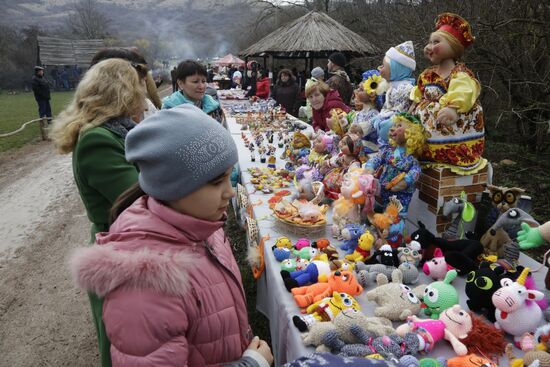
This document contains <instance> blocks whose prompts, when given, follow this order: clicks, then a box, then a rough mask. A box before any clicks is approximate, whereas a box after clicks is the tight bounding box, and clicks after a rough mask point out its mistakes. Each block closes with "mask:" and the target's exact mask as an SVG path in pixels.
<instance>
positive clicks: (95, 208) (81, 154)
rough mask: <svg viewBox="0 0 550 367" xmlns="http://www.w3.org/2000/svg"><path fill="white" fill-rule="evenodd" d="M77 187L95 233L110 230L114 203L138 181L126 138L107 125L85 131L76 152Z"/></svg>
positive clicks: (92, 240) (74, 161) (93, 238)
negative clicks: (106, 126) (125, 144)
mask: <svg viewBox="0 0 550 367" xmlns="http://www.w3.org/2000/svg"><path fill="white" fill-rule="evenodd" d="M73 174H74V178H75V181H76V186H77V187H78V191H79V193H80V197H81V198H82V202H83V203H84V206H85V207H86V213H87V214H88V218H89V219H90V221H91V222H92V229H91V235H92V237H91V242H92V243H93V242H95V234H96V233H98V232H104V231H108V230H109V211H110V210H111V206H112V205H113V203H114V202H115V200H116V199H117V198H118V196H119V195H120V194H122V193H123V192H124V191H126V189H128V188H129V187H130V186H132V185H133V184H134V183H136V182H137V180H138V170H137V168H136V167H135V166H134V165H133V164H131V163H129V162H128V161H126V157H125V155H124V139H123V138H122V136H120V135H118V134H117V133H115V132H113V131H110V130H108V129H106V128H104V127H101V126H100V127H95V128H92V129H90V130H87V131H86V132H84V134H83V135H82V136H81V137H80V139H79V140H78V143H77V144H76V147H75V149H74V152H73Z"/></svg>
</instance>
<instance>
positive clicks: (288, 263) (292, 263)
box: [281, 258, 309, 273]
mask: <svg viewBox="0 0 550 367" xmlns="http://www.w3.org/2000/svg"><path fill="white" fill-rule="evenodd" d="M308 265H309V260H306V259H300V258H292V259H286V260H283V261H281V271H286V272H289V273H292V272H293V271H298V270H303V269H305V268H306V267H307V266H308Z"/></svg>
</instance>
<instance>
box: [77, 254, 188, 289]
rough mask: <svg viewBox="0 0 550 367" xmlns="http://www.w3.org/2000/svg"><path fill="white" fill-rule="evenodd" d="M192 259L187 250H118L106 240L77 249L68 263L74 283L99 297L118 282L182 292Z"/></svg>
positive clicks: (126, 285) (126, 286)
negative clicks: (106, 242)
mask: <svg viewBox="0 0 550 367" xmlns="http://www.w3.org/2000/svg"><path fill="white" fill-rule="evenodd" d="M196 260H197V256H196V255H195V256H194V255H193V253H192V252H191V251H170V252H158V251H151V250H149V249H147V248H144V249H140V250H138V251H121V250H117V249H116V248H114V247H113V246H111V245H110V244H106V245H102V246H97V245H95V246H92V247H88V248H80V249H77V250H76V251H75V252H74V253H73V255H72V256H71V258H70V261H69V263H70V268H71V273H72V275H73V279H74V280H75V281H76V284H77V285H78V287H80V288H83V289H86V290H88V291H91V292H93V293H95V294H97V295H98V296H100V297H104V296H105V295H106V294H107V293H109V292H111V291H113V290H114V289H116V288H118V287H121V286H122V287H124V288H131V289H150V290H154V291H157V292H159V293H165V294H167V295H172V296H183V295H185V294H186V293H187V291H188V290H189V279H188V276H187V273H188V272H189V271H190V270H191V269H193V268H194V265H193V264H194V263H195V262H196Z"/></svg>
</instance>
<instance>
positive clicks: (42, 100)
mask: <svg viewBox="0 0 550 367" xmlns="http://www.w3.org/2000/svg"><path fill="white" fill-rule="evenodd" d="M32 91H33V93H34V99H36V103H38V115H39V117H40V118H42V117H46V118H47V119H48V122H50V121H51V120H52V108H51V106H50V86H49V84H48V82H47V81H46V79H44V68H43V67H41V66H35V67H34V76H33V78H32Z"/></svg>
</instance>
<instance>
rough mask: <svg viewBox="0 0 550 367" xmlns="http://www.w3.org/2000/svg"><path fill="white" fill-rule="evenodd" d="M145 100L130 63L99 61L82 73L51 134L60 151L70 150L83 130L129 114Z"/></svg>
mask: <svg viewBox="0 0 550 367" xmlns="http://www.w3.org/2000/svg"><path fill="white" fill-rule="evenodd" d="M144 103H145V88H144V86H143V85H141V82H140V78H139V76H138V73H137V72H136V69H135V68H134V67H133V65H132V64H131V63H130V62H128V61H126V60H122V59H108V60H104V61H101V62H99V63H97V64H95V65H94V66H93V67H92V68H90V69H89V70H88V71H87V72H86V74H84V77H83V78H82V80H81V81H80V83H79V84H78V87H77V89H76V92H75V94H74V97H73V99H72V100H71V102H70V103H69V105H68V106H67V107H66V108H65V110H63V112H61V113H60V114H59V116H58V117H57V118H56V119H55V120H54V123H53V126H52V131H51V133H50V136H51V138H52V139H53V141H54V144H55V146H56V148H57V150H58V151H59V152H60V153H62V154H66V153H70V152H72V151H73V150H74V147H75V145H76V143H77V141H78V138H79V136H80V135H81V134H82V133H83V132H85V131H86V130H88V129H91V128H94V127H97V126H101V125H102V124H104V123H105V122H107V121H108V120H109V119H111V118H114V117H122V116H124V117H126V116H128V117H129V116H132V115H133V114H135V113H136V112H137V111H139V110H140V109H142V108H143V106H144Z"/></svg>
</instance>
